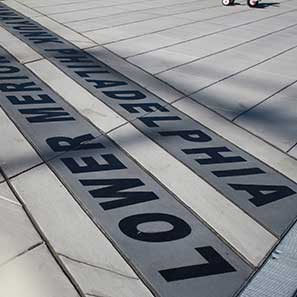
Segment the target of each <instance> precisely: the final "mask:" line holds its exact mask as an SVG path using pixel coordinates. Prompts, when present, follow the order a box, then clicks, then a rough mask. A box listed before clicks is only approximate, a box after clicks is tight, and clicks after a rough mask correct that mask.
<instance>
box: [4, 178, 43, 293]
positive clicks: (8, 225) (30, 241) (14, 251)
mask: <svg viewBox="0 0 297 297" xmlns="http://www.w3.org/2000/svg"><path fill="white" fill-rule="evenodd" d="M12 196H13V194H12V193H11V192H10V190H9V188H8V187H7V185H5V184H1V185H0V213H1V216H0V217H1V218H0V222H1V232H0V236H1V241H2V243H1V247H0V269H1V266H3V265H4V264H5V263H7V262H9V261H12V260H13V259H14V258H15V257H17V256H18V255H19V254H22V253H24V252H26V251H27V250H28V249H30V248H31V247H33V246H35V245H36V244H39V243H41V242H42V240H41V238H40V236H39V235H38V233H37V232H36V231H35V229H34V227H33V226H32V224H31V222H30V221H29V219H28V218H27V215H26V213H25V212H24V210H23V209H22V207H21V206H20V205H19V204H18V203H17V202H15V201H14V200H12V199H13V198H12ZM1 289H2V286H1Z"/></svg>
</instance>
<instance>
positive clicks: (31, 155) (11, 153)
mask: <svg viewBox="0 0 297 297" xmlns="http://www.w3.org/2000/svg"><path fill="white" fill-rule="evenodd" d="M0 125H1V139H2V140H1V146H0V167H1V168H2V170H3V171H4V172H5V174H6V175H7V176H8V177H9V178H10V177H12V176H15V175H17V174H19V173H21V172H24V171H26V170H29V169H31V168H33V167H35V166H37V165H38V164H41V163H42V162H43V161H42V159H41V158H40V157H39V156H38V154H37V153H36V152H35V150H33V149H32V147H31V146H30V145H29V144H28V142H27V141H26V139H25V138H24V136H23V135H22V134H21V133H20V131H19V130H18V129H17V128H16V127H15V125H14V124H13V123H12V122H11V121H10V120H9V119H8V117H7V115H6V114H5V113H4V111H3V110H2V109H0Z"/></svg>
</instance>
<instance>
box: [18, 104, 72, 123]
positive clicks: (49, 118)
mask: <svg viewBox="0 0 297 297" xmlns="http://www.w3.org/2000/svg"><path fill="white" fill-rule="evenodd" d="M19 111H20V113H21V114H30V115H37V116H33V117H27V120H28V121H29V122H30V123H47V122H63V121H75V119H74V118H72V117H70V116H69V113H68V112H65V111H64V109H63V108H61V107H49V108H27V109H20V110H19Z"/></svg>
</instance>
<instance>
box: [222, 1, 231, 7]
mask: <svg viewBox="0 0 297 297" xmlns="http://www.w3.org/2000/svg"><path fill="white" fill-rule="evenodd" d="M231 2H232V0H222V4H223V5H224V6H229V5H230V4H231Z"/></svg>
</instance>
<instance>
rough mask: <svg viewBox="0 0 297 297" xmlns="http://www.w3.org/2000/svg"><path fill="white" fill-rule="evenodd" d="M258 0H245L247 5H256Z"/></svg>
mask: <svg viewBox="0 0 297 297" xmlns="http://www.w3.org/2000/svg"><path fill="white" fill-rule="evenodd" d="M258 3H259V1H254V0H247V5H248V6H249V7H252V8H253V7H256V6H257V5H258Z"/></svg>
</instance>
